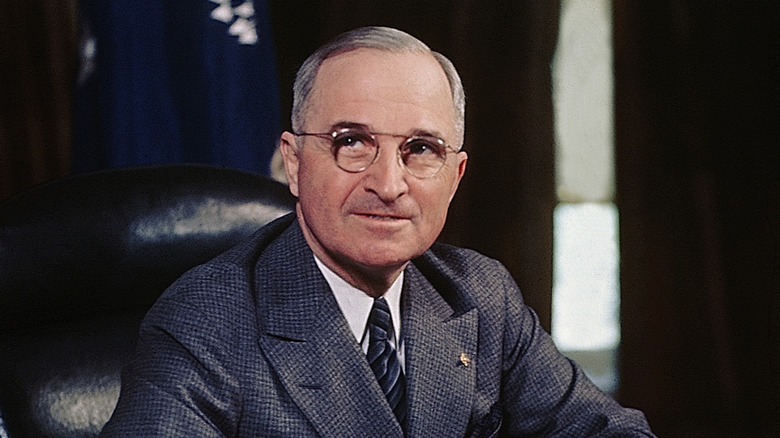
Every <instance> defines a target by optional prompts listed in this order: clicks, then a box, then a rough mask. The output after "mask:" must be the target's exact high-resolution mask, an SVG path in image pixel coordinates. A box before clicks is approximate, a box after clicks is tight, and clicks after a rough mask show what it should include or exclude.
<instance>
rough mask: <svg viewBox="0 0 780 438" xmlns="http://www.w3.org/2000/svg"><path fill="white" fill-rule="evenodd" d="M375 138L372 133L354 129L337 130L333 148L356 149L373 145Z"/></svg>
mask: <svg viewBox="0 0 780 438" xmlns="http://www.w3.org/2000/svg"><path fill="white" fill-rule="evenodd" d="M373 143H374V140H373V139H372V138H371V135H370V134H368V133H365V132H360V131H356V130H352V129H345V130H343V131H336V132H334V133H333V149H334V150H339V149H341V148H347V149H356V148H361V147H371V146H372V144H373Z"/></svg>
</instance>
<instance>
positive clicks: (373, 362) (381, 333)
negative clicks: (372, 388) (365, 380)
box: [366, 298, 406, 426]
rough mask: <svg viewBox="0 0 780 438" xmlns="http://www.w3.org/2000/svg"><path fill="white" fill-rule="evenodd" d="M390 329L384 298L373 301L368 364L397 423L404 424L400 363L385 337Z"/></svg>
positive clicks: (391, 327)
mask: <svg viewBox="0 0 780 438" xmlns="http://www.w3.org/2000/svg"><path fill="white" fill-rule="evenodd" d="M392 330H393V320H392V318H391V317H390V307H388V305H387V301H385V299H384V298H377V299H375V300H374V307H372V308H371V315H369V317H368V334H369V338H368V353H367V354H366V357H367V358H368V363H369V365H370V366H371V370H372V371H374V375H376V379H377V381H379V386H380V387H381V388H382V391H383V392H384V393H385V396H386V397H387V401H388V403H390V407H391V408H392V409H393V413H395V416H396V418H398V422H399V423H401V426H404V425H405V424H404V423H405V421H406V382H405V379H404V374H403V371H401V363H400V362H399V361H398V356H397V355H396V353H395V349H394V348H393V346H392V345H390V341H389V337H390V333H392Z"/></svg>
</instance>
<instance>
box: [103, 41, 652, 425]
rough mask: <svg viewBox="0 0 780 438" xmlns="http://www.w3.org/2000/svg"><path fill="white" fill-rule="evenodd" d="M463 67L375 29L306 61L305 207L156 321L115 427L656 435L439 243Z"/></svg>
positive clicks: (224, 261)
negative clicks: (437, 238) (459, 68)
mask: <svg viewBox="0 0 780 438" xmlns="http://www.w3.org/2000/svg"><path fill="white" fill-rule="evenodd" d="M463 120H464V97H463V89H462V86H461V84H460V79H459V78H458V75H457V73H456V71H455V69H454V67H453V66H452V65H451V63H449V61H447V60H446V58H444V57H443V56H441V55H439V54H436V53H434V52H432V51H431V50H430V49H428V47H427V46H425V45H424V44H423V43H421V42H420V41H418V40H416V39H414V38H413V37H411V36H409V35H407V34H405V33H403V32H400V31H397V30H393V29H388V28H362V29H357V30H355V31H352V32H349V33H347V34H344V35H341V36H340V37H338V38H337V39H336V40H334V41H333V42H331V43H330V44H328V45H326V46H324V47H323V48H321V49H319V50H318V51H317V52H315V53H314V54H313V55H312V56H311V57H310V58H309V59H307V61H306V62H305V63H304V64H303V66H302V67H301V69H300V70H299V72H298V76H297V78H296V83H295V88H294V102H293V115H292V129H293V132H285V133H283V134H282V137H281V143H280V144H281V151H282V154H283V157H284V165H285V170H286V175H287V179H288V182H289V186H290V190H291V192H292V193H293V194H294V195H295V196H296V197H297V198H298V204H297V208H296V213H295V214H294V215H291V216H288V217H285V218H282V219H280V220H278V221H276V222H274V223H272V224H270V225H268V226H266V227H264V228H262V229H261V230H260V231H259V232H258V233H257V234H255V236H253V237H252V238H251V239H250V240H249V241H248V242H246V243H244V244H242V245H239V246H238V247H236V248H234V249H233V250H231V251H228V252H227V253H225V254H223V255H222V256H220V257H218V258H217V259H215V260H213V261H211V262H209V263H207V264H206V265H203V266H201V267H198V268H196V269H194V270H193V271H191V272H189V273H188V274H186V275H185V276H184V277H182V278H181V279H180V280H178V281H177V282H176V283H175V284H174V285H172V286H171V287H170V288H169V289H168V290H167V291H166V292H165V293H164V294H163V296H162V297H161V298H160V300H159V301H158V303H157V304H156V305H155V306H154V308H153V309H152V310H151V311H150V312H149V314H148V315H147V317H146V319H145V321H144V323H143V325H142V328H141V335H140V340H139V346H138V351H137V354H136V357H135V359H134V360H133V362H132V363H131V364H130V366H129V367H128V368H127V369H126V370H125V373H124V374H123V387H122V394H121V397H120V400H119V404H118V406H117V408H116V411H115V413H114V416H113V417H112V420H111V421H110V422H109V424H108V425H107V426H106V428H105V429H104V435H105V436H166V437H168V436H182V437H184V436H187V437H189V436H215V437H217V436H241V437H250V436H263V437H268V436H291V437H315V436H321V437H401V436H404V435H406V436H410V437H421V436H428V437H461V436H474V437H478V436H479V437H483V436H484V437H487V436H540V437H541V436H559V437H563V436H566V437H569V436H571V437H583V436H600V437H604V436H621V437H622V436H652V434H651V432H650V431H649V428H648V426H647V424H646V422H645V420H644V417H643V415H642V414H641V413H640V412H638V411H633V410H629V409H625V408H622V407H621V406H619V405H618V404H617V403H615V402H614V401H613V400H612V399H610V398H609V397H608V396H606V395H604V394H603V393H601V392H600V391H599V390H598V389H596V388H595V387H594V386H593V384H592V383H590V382H589V381H588V380H587V379H586V378H585V376H584V375H583V374H582V371H581V370H580V369H579V368H578V367H576V366H575V365H574V364H573V363H571V362H570V361H569V360H567V359H566V358H564V357H563V356H561V355H560V354H559V353H558V352H557V350H556V349H555V347H554V346H553V344H552V341H551V340H550V337H549V336H548V335H547V334H546V333H544V331H543V330H542V329H541V327H540V326H539V322H538V319H537V318H536V316H535V314H534V313H533V311H531V310H530V309H529V308H528V307H526V306H525V305H524V304H523V302H522V298H521V295H520V293H519V291H518V289H517V286H516V285H515V283H514V281H513V280H512V279H511V277H510V276H509V274H508V273H507V271H506V270H505V269H504V268H503V267H502V266H501V265H500V264H499V263H497V262H496V261H493V260H490V259H487V258H485V257H484V256H481V255H479V254H476V253H474V252H472V251H468V250H463V249H457V248H453V247H449V246H444V245H438V244H436V245H434V240H435V239H436V237H437V236H438V235H439V233H440V232H441V230H442V227H443V226H444V222H445V217H446V214H447V208H448V206H449V203H450V200H451V199H452V197H453V196H454V194H455V191H456V190H457V187H458V183H459V182H460V180H461V178H462V176H463V174H464V172H465V169H466V161H467V156H466V153H465V152H463V151H461V150H460V147H461V145H462V142H463V125H464V123H463Z"/></svg>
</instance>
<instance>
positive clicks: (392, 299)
mask: <svg viewBox="0 0 780 438" xmlns="http://www.w3.org/2000/svg"><path fill="white" fill-rule="evenodd" d="M314 261H315V262H316V263H317V267H318V268H319V269H320V272H322V275H323V276H324V277H325V280H326V281H327V282H328V285H329V286H330V289H331V290H332V291H333V296H334V297H335V298H336V302H337V303H338V305H339V308H340V309H341V313H343V314H344V317H345V318H346V320H347V324H348V325H349V328H350V330H351V331H352V334H353V335H355V339H356V340H357V341H358V343H362V341H363V336H364V334H365V332H366V324H367V323H368V315H369V314H370V313H371V307H372V306H373V305H374V298H373V297H371V296H369V295H368V294H366V293H365V292H363V291H362V290H360V289H358V288H356V287H355V286H352V285H351V284H349V283H347V282H346V281H345V280H344V279H343V278H341V277H339V276H338V275H337V274H336V273H335V272H333V271H332V270H331V269H330V268H328V267H327V266H325V264H324V263H322V261H321V260H320V259H319V258H317V256H316V255H315V256H314ZM403 280H404V273H403V271H401V275H399V276H398V278H397V279H396V280H395V281H394V282H393V284H392V285H391V286H390V289H388V290H387V292H385V294H384V295H383V297H384V298H385V300H386V301H387V304H388V306H390V316H391V317H392V318H393V331H394V335H395V339H401V289H402V285H403Z"/></svg>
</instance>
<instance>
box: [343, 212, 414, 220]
mask: <svg viewBox="0 0 780 438" xmlns="http://www.w3.org/2000/svg"><path fill="white" fill-rule="evenodd" d="M355 215H356V216H360V217H364V218H367V219H372V220H377V221H386V222H392V221H400V220H409V217H407V216H401V215H397V214H392V213H371V212H365V213H355Z"/></svg>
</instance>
